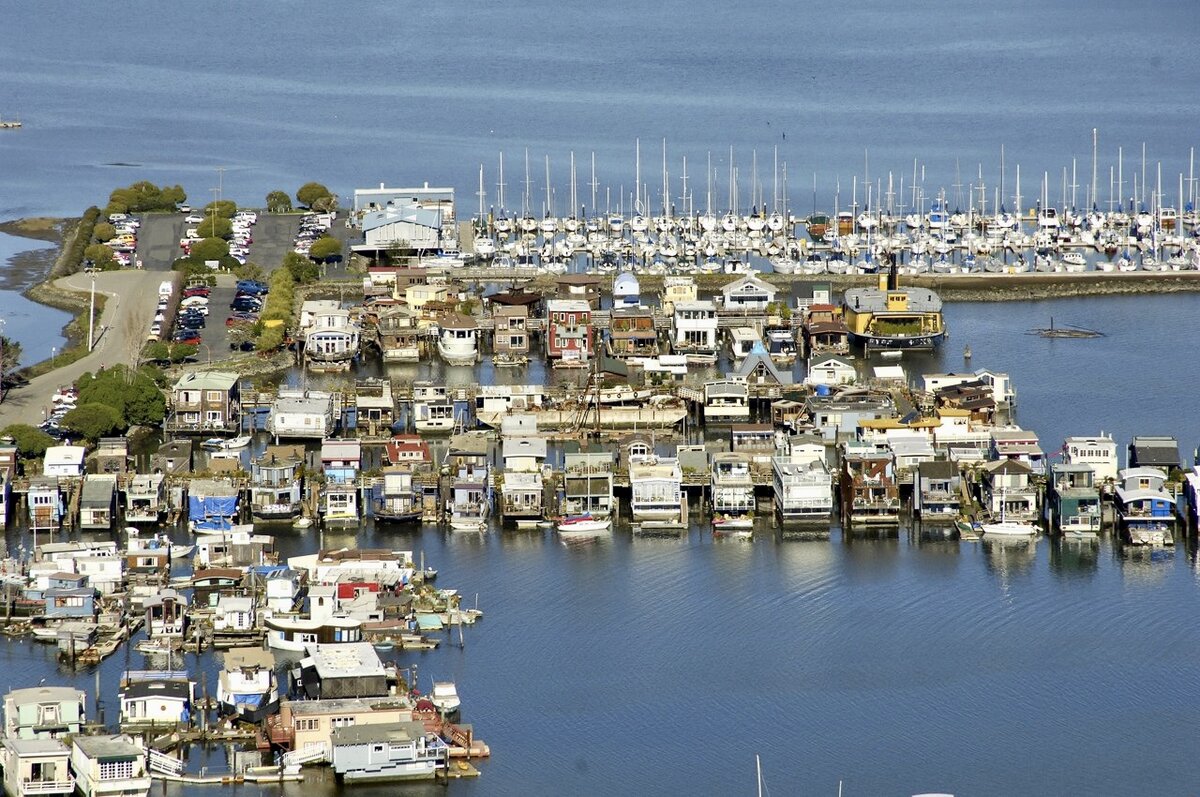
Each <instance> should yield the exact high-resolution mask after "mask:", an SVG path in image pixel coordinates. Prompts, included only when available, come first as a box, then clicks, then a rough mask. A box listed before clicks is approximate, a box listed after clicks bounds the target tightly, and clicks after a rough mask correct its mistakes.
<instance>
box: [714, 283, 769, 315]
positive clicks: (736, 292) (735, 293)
mask: <svg viewBox="0 0 1200 797" xmlns="http://www.w3.org/2000/svg"><path fill="white" fill-rule="evenodd" d="M778 292H779V289H778V288H776V287H775V286H774V285H772V284H771V283H769V282H767V281H765V280H762V279H760V278H758V277H756V276H754V275H753V274H747V275H746V276H744V277H741V278H739V279H736V280H734V281H733V282H730V283H728V284H727V285H725V286H724V287H722V288H721V299H722V301H721V306H722V308H724V309H725V310H737V311H740V312H743V313H747V314H750V313H762V312H765V311H766V309H767V305H769V304H771V303H772V302H774V301H775V294H776V293H778Z"/></svg>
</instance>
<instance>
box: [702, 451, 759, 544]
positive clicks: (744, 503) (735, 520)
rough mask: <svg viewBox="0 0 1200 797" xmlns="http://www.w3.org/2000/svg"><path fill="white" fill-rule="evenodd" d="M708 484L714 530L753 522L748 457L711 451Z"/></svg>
mask: <svg viewBox="0 0 1200 797" xmlns="http://www.w3.org/2000/svg"><path fill="white" fill-rule="evenodd" d="M710 487H711V492H712V511H713V530H714V531H724V530H727V529H747V528H752V527H753V526H754V507H755V501H754V480H753V478H752V477H751V473H750V457H748V456H746V455H745V454H735V453H728V454H725V453H722V454H714V455H713V458H712V474H711V477H710Z"/></svg>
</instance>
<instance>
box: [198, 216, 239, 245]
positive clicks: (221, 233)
mask: <svg viewBox="0 0 1200 797" xmlns="http://www.w3.org/2000/svg"><path fill="white" fill-rule="evenodd" d="M196 234H197V235H199V236H200V237H201V238H222V239H224V240H229V239H230V238H232V237H233V224H232V223H231V222H230V221H229V219H226V218H223V217H222V216H213V215H205V217H204V221H202V222H200V223H199V224H197V225H196Z"/></svg>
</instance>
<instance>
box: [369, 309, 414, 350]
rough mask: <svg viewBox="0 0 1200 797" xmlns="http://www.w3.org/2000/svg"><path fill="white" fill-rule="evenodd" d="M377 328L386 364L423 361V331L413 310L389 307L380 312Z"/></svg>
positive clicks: (380, 347) (380, 348)
mask: <svg viewBox="0 0 1200 797" xmlns="http://www.w3.org/2000/svg"><path fill="white" fill-rule="evenodd" d="M375 328H376V330H377V332H378V334H379V350H380V351H381V352H382V353H383V361H384V362H385V363H407V362H413V363H415V362H418V361H419V360H420V359H421V331H420V330H419V329H418V328H417V320H416V318H415V317H414V316H413V311H412V310H411V309H409V308H407V307H388V308H386V309H383V310H380V312H379V316H378V319H377V321H376V327H375Z"/></svg>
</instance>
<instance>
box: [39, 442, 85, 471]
mask: <svg viewBox="0 0 1200 797" xmlns="http://www.w3.org/2000/svg"><path fill="white" fill-rule="evenodd" d="M86 454H87V449H85V448H84V447H83V446H50V447H49V448H47V449H46V456H45V459H44V460H43V461H44V462H45V464H46V466H47V467H48V466H51V465H82V464H83V458H84V455H86Z"/></svg>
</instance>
